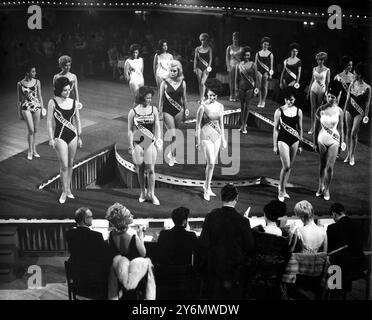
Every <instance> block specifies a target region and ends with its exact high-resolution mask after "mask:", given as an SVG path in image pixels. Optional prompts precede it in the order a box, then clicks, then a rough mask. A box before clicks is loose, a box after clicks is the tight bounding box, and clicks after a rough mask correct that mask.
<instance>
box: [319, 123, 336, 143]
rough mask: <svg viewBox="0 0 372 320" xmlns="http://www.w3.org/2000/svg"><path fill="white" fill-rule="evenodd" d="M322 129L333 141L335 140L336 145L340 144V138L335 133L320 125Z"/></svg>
mask: <svg viewBox="0 0 372 320" xmlns="http://www.w3.org/2000/svg"><path fill="white" fill-rule="evenodd" d="M322 128H323V129H324V130H325V131H326V132H327V133H328V134H329V135H330V136H331V137H332V138H333V139H334V140H336V141H337V142H338V143H340V136H339V135H338V134H337V133H336V132H333V131H332V130H331V129H329V128H328V127H326V126H325V125H323V124H322Z"/></svg>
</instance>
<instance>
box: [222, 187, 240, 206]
mask: <svg viewBox="0 0 372 320" xmlns="http://www.w3.org/2000/svg"><path fill="white" fill-rule="evenodd" d="M238 194H239V192H238V189H236V187H235V186H234V185H233V184H232V183H228V184H226V185H225V186H224V187H223V188H222V189H221V200H222V202H232V201H234V200H236V198H237V197H238Z"/></svg>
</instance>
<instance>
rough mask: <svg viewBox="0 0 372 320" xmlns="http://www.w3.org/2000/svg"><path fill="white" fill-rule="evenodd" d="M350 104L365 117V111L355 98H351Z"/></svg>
mask: <svg viewBox="0 0 372 320" xmlns="http://www.w3.org/2000/svg"><path fill="white" fill-rule="evenodd" d="M350 102H351V105H352V106H353V107H354V109H355V110H356V111H358V112H359V114H360V115H361V116H362V117H363V116H364V111H363V109H362V108H361V107H360V106H359V104H357V103H356V101H355V100H354V99H353V97H350Z"/></svg>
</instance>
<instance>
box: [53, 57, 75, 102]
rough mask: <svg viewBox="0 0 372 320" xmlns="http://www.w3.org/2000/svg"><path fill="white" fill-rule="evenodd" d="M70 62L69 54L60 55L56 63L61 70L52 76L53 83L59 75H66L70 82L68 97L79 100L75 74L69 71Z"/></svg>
mask: <svg viewBox="0 0 372 320" xmlns="http://www.w3.org/2000/svg"><path fill="white" fill-rule="evenodd" d="M71 63H72V59H71V57H69V56H61V57H59V59H58V65H59V67H60V68H61V72H60V73H57V74H55V75H54V77H53V85H54V83H55V81H56V80H57V79H58V78H60V77H66V78H67V79H68V80H70V83H71V90H70V96H69V97H70V98H71V99H75V100H77V101H80V99H79V90H78V80H77V76H76V74H74V73H72V72H70V70H71Z"/></svg>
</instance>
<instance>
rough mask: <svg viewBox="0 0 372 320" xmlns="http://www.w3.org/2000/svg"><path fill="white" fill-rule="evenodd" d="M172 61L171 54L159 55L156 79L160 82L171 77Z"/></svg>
mask: <svg viewBox="0 0 372 320" xmlns="http://www.w3.org/2000/svg"><path fill="white" fill-rule="evenodd" d="M171 61H172V55H170V54H166V55H164V54H160V55H158V64H157V66H156V78H158V79H159V80H160V81H162V80H164V79H166V78H167V77H168V76H169V67H170V62H171ZM160 81H159V82H160Z"/></svg>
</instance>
